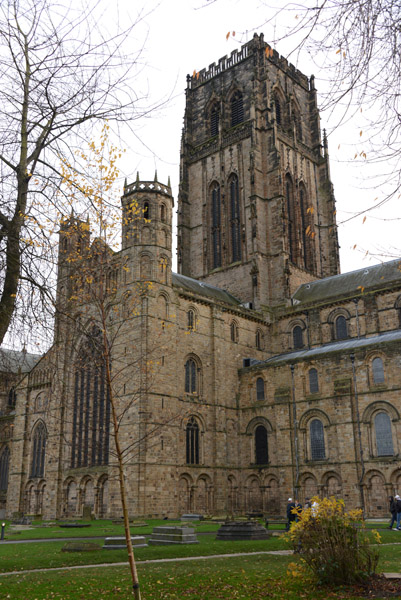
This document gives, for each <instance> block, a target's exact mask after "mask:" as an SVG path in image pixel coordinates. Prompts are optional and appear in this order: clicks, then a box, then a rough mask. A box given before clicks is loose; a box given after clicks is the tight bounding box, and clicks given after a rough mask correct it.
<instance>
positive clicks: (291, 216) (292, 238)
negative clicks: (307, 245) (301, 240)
mask: <svg viewBox="0 0 401 600" xmlns="http://www.w3.org/2000/svg"><path fill="white" fill-rule="evenodd" d="M285 197H286V203H287V228H288V253H289V257H290V261H292V262H295V248H296V235H295V207H294V190H293V185H292V181H291V178H290V177H288V176H287V177H286V179H285Z"/></svg>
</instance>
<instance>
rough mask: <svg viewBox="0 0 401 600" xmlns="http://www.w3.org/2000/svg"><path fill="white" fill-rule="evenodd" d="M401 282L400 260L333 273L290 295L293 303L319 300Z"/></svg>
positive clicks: (304, 285)
mask: <svg viewBox="0 0 401 600" xmlns="http://www.w3.org/2000/svg"><path fill="white" fill-rule="evenodd" d="M393 282H394V283H397V284H398V285H399V284H401V260H399V259H396V260H391V261H389V262H385V263H381V264H379V265H374V266H372V267H365V268H364V269H358V270H357V271H350V272H349V273H343V274H342V275H333V276H332V277H326V278H325V279H318V280H316V281H311V282H310V283H304V284H303V285H301V286H300V287H299V288H298V289H297V291H296V292H295V294H294V295H293V297H292V300H293V303H294V304H299V303H305V304H306V303H309V302H319V301H325V300H329V299H331V298H336V297H338V296H341V297H342V298H345V297H347V296H349V295H350V296H352V295H354V294H356V295H360V294H361V293H363V292H364V291H367V290H370V289H380V288H381V287H385V288H388V287H389V284H391V283H393Z"/></svg>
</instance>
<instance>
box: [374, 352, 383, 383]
mask: <svg viewBox="0 0 401 600" xmlns="http://www.w3.org/2000/svg"><path fill="white" fill-rule="evenodd" d="M372 374H373V383H384V368H383V361H382V359H381V358H380V357H379V356H377V357H376V358H374V359H373V360H372Z"/></svg>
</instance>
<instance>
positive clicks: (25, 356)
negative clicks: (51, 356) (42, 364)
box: [0, 348, 42, 373]
mask: <svg viewBox="0 0 401 600" xmlns="http://www.w3.org/2000/svg"><path fill="white" fill-rule="evenodd" d="M41 357H42V355H41V354H30V353H29V352H19V351H18V350H9V349H8V348H0V371H2V372H3V373H4V372H11V373H18V372H19V371H21V373H28V372H29V371H31V370H32V369H33V367H34V366H35V365H36V363H37V362H39V360H40V359H41Z"/></svg>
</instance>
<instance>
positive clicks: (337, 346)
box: [260, 329, 401, 367]
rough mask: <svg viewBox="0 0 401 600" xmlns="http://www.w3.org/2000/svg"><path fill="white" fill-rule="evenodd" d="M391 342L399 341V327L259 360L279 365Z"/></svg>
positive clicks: (400, 335) (265, 363) (263, 362)
mask: <svg viewBox="0 0 401 600" xmlns="http://www.w3.org/2000/svg"><path fill="white" fill-rule="evenodd" d="M391 342H401V329H396V330H395V331H388V332H386V333H380V334H379V335H374V336H372V337H368V338H351V339H348V340H341V341H338V342H331V343H329V344H324V345H323V346H317V347H316V348H309V349H304V350H295V351H293V352H288V353H287V354H279V355H277V356H272V357H271V358H268V359H267V360H264V361H261V362H260V364H261V365H262V364H263V365H268V366H269V367H271V366H279V365H281V364H283V363H292V362H298V361H300V360H307V359H314V358H317V357H318V356H322V355H324V354H332V353H335V352H341V353H342V354H344V353H346V352H350V353H351V352H352V351H353V350H358V349H360V348H367V347H369V346H377V345H378V344H389V343H391Z"/></svg>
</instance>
